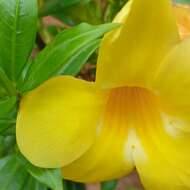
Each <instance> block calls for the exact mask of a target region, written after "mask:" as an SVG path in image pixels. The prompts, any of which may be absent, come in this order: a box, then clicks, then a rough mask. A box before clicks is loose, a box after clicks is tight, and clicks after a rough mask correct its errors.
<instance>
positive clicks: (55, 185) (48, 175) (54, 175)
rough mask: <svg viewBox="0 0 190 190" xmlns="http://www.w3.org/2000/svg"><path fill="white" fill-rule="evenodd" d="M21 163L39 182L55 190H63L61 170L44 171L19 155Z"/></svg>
mask: <svg viewBox="0 0 190 190" xmlns="http://www.w3.org/2000/svg"><path fill="white" fill-rule="evenodd" d="M17 158H18V160H19V162H20V163H21V164H22V165H23V166H24V167H25V168H26V170H27V171H28V172H29V173H30V174H31V175H32V176H33V177H34V178H36V180H38V181H39V182H41V183H43V184H45V185H47V186H48V187H50V188H52V189H53V190H63V184H62V176H61V170H60V169H43V168H39V167H36V166H34V165H32V164H31V163H30V162H28V161H27V160H26V159H25V158H24V157H23V156H22V155H21V154H18V155H17Z"/></svg>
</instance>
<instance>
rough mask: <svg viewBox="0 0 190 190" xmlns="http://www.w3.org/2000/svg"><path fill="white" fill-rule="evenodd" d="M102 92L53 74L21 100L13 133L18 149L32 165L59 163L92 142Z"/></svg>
mask: <svg viewBox="0 0 190 190" xmlns="http://www.w3.org/2000/svg"><path fill="white" fill-rule="evenodd" d="M105 102H106V93H104V92H99V91H98V90H96V88H95V86H94V84H93V83H89V82H85V81H83V80H79V79H74V78H73V77H67V76H64V77H56V78H53V79H50V80H49V81H47V82H45V83H44V84H42V85H41V86H40V87H38V88H37V89H35V90H33V91H31V92H29V93H28V94H27V95H26V96H24V97H23V98H22V100H21V104H20V109H19V113H18V118H17V126H16V136H17V143H18V146H19V148H20V150H21V152H22V153H23V154H24V155H25V156H26V158H28V160H30V161H31V162H32V163H33V164H34V165H37V166H40V167H48V168H52V167H53V168H54V167H62V166H65V165H67V164H69V163H71V162H72V161H74V160H76V159H77V158H79V157H80V156H81V155H82V154H84V153H85V152H86V151H87V150H88V149H89V147H90V146H91V145H92V144H93V142H94V139H95V136H96V133H97V125H98V122H99V117H100V115H101V113H102V109H103V108H104V104H105Z"/></svg>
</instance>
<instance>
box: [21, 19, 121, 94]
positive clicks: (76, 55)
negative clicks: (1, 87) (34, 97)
mask: <svg viewBox="0 0 190 190" xmlns="http://www.w3.org/2000/svg"><path fill="white" fill-rule="evenodd" d="M117 26H118V24H104V25H99V26H92V25H88V24H85V23H83V24H80V25H78V26H76V27H73V28H71V29H67V30H64V31H63V32H61V33H60V34H58V35H57V37H56V39H55V41H54V42H53V43H51V44H49V45H48V46H47V47H46V48H45V49H44V50H42V51H41V52H40V53H39V54H38V56H37V57H36V59H35V60H34V62H32V64H31V66H30V68H29V70H28V72H27V74H26V79H25V82H24V85H22V86H21V91H28V90H31V89H33V88H35V87H37V86H38V85H40V84H41V83H42V82H44V81H45V80H47V79H49V78H51V77H53V76H57V75H60V74H68V73H69V74H72V75H75V74H76V73H78V72H79V71H80V69H81V67H82V66H83V65H84V64H85V62H86V60H87V59H88V57H89V56H90V55H91V53H92V52H93V50H95V48H96V47H97V44H98V41H97V40H98V39H100V37H101V36H102V35H103V34H105V33H106V32H108V31H110V30H111V29H113V28H116V27H117ZM73 61H76V63H77V64H78V65H76V63H75V69H74V70H73V65H72V64H74V62H73ZM70 67H72V68H71V69H70ZM68 71H69V72H68ZM71 71H73V72H71Z"/></svg>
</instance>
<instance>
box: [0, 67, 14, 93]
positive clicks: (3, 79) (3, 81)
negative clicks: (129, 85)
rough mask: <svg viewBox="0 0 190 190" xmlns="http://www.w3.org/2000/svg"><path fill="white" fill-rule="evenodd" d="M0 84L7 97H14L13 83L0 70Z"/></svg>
mask: <svg viewBox="0 0 190 190" xmlns="http://www.w3.org/2000/svg"><path fill="white" fill-rule="evenodd" d="M0 83H1V85H2V86H3V87H4V89H5V90H6V91H7V93H8V95H9V96H16V95H17V91H16V88H15V87H14V85H13V83H12V82H11V81H10V80H9V78H8V77H7V75H6V74H5V72H4V71H3V70H2V69H1V68H0Z"/></svg>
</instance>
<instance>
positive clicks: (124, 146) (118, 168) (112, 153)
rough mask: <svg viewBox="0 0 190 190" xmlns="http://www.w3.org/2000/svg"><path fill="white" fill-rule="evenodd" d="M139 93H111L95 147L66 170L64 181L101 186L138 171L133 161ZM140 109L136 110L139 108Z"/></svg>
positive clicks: (125, 91)
mask: <svg viewBox="0 0 190 190" xmlns="http://www.w3.org/2000/svg"><path fill="white" fill-rule="evenodd" d="M134 95H135V91H133V90H131V89H130V88H118V89H114V90H112V91H111V92H110V95H109V100H108V103H107V106H106V109H105V113H104V114H103V115H102V120H101V124H100V126H99V134H98V136H97V138H96V141H95V144H94V145H93V146H92V147H91V148H90V149H89V150H88V151H87V152H86V153H85V154H84V155H83V156H82V157H81V158H79V159H78V160H76V161H74V162H73V163H71V164H70V165H68V166H66V167H64V168H63V177H64V178H66V179H70V180H74V181H79V182H98V181H103V180H109V179H114V178H119V177H122V176H124V175H127V174H128V173H129V172H131V170H132V169H133V168H134V164H133V159H132V157H131V155H132V154H131V151H132V148H133V147H132V146H131V144H132V141H133V140H135V138H134V136H133V135H134V134H133V130H132V129H131V127H132V126H133V124H134V122H135V120H134V118H133V116H134V115H133V111H134V110H135V109H133V104H132V102H133V101H131V100H133V97H134ZM135 108H136V106H135Z"/></svg>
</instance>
